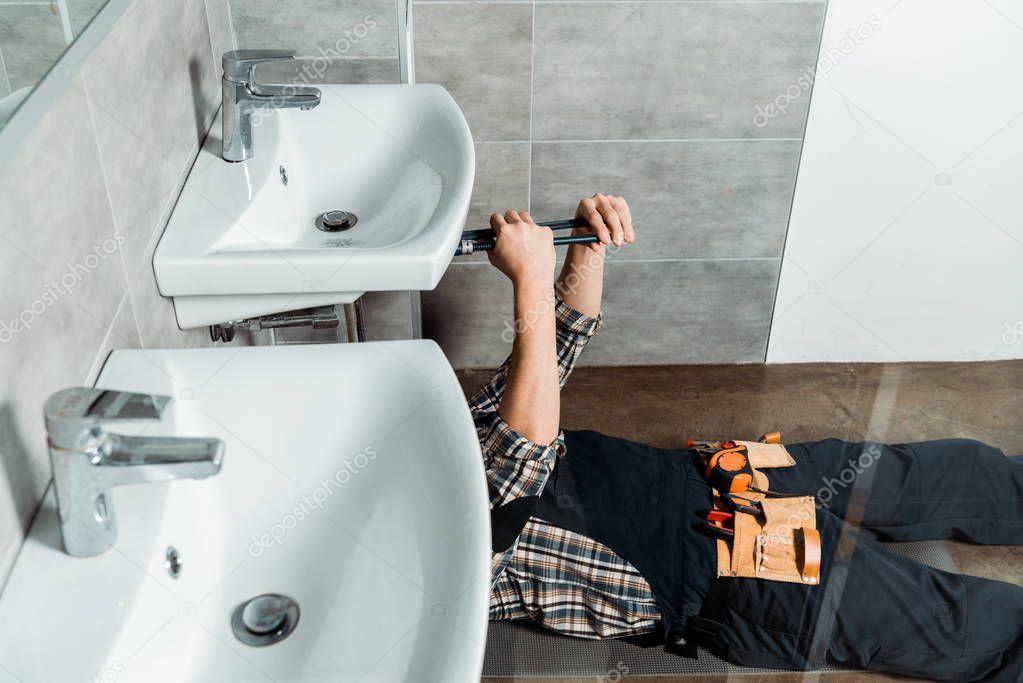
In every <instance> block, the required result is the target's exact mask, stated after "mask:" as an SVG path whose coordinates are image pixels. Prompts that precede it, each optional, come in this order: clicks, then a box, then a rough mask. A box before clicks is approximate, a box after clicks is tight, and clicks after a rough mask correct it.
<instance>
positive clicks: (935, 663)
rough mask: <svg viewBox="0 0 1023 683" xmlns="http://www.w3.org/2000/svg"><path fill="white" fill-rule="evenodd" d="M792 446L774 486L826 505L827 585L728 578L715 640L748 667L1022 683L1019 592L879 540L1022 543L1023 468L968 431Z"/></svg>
mask: <svg viewBox="0 0 1023 683" xmlns="http://www.w3.org/2000/svg"><path fill="white" fill-rule="evenodd" d="M788 448H789V451H790V452H791V453H792V456H793V457H794V458H795V459H796V463H797V464H796V466H795V467H791V468H786V469H777V470H767V473H768V477H769V479H770V485H771V489H772V490H775V491H780V492H786V493H793V494H801V495H813V496H815V497H816V498H817V500H818V510H817V525H818V529H819V531H820V533H821V541H822V546H823V547H822V551H823V552H822V555H823V562H822V567H821V584H820V585H817V586H805V585H800V584H794V583H780V582H774V581H764V580H758V579H742V578H723V579H718V583H717V584H716V586H715V588H714V589H713V590H712V593H713V594H716V596H717V599H716V600H714V601H713V602H714V603H716V604H715V606H714V607H713V608H711V609H712V611H713V613H712V614H708V615H707V616H708V617H710V618H711V619H713V620H714V621H716V622H718V623H719V624H720V625H721V628H720V630H719V632H718V633H717V635H716V636H714V637H713V638H711V639H710V640H709V642H708V645H709V646H710V647H711V648H712V649H714V650H715V651H716V652H717V653H718V654H719V655H720V656H721V657H723V658H725V659H727V660H729V661H732V662H734V663H737V664H743V665H748V666H765V667H774V668H783V669H797V670H798V669H810V668H817V667H819V666H821V665H823V664H825V663H831V664H835V665H838V666H845V667H852V668H859V669H866V670H870V671H877V672H888V673H897V674H902V675H907V676H917V677H921V678H931V679H937V680H955V681H991V682H998V683H1003V682H1004V683H1017V682H1019V681H1023V588H1021V587H1019V586H1015V585H1012V584H1008V583H1003V582H999V581H990V580H986V579H981V578H976V577H972V576H962V575H959V574H953V573H950V572H945V571H940V570H938V569H933V568H931V567H929V566H926V565H924V564H921V563H919V562H915V561H913V560H910V559H907V558H904V557H902V556H900V555H897V554H895V553H893V552H891V551H890V550H888V549H887V548H885V546H884V545H883V544H882V543H880V542H879V541H878V539H884V540H896V541H919V540H928V539H944V538H957V539H960V540H968V541H972V542H974V543H982V544H1002V545H1023V463H1021V462H1019V461H1014V460H1010V459H1008V458H1006V457H1005V456H1004V455H1003V453H1002V452H1001V451H999V450H998V449H995V448H992V447H990V446H987V445H985V444H983V443H979V442H977V441H970V440H965V439H947V440H941V441H928V442H923V443H913V444H895V445H882V444H876V443H870V442H868V443H848V442H844V441H838V440H833V439H830V440H826V441H821V442H817V443H806V444H795V445H790V446H788ZM1020 573H1021V575H1023V567H1021V568H1020Z"/></svg>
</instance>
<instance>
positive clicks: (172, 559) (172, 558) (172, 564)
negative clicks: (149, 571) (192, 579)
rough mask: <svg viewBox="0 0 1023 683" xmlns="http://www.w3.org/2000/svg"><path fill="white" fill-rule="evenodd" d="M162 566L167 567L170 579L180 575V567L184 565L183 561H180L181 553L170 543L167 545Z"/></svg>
mask: <svg viewBox="0 0 1023 683" xmlns="http://www.w3.org/2000/svg"><path fill="white" fill-rule="evenodd" d="M163 566H165V567H166V568H167V573H168V574H170V577H171V578H172V579H176V578H178V577H179V576H181V568H182V567H183V566H184V562H182V561H181V553H179V552H178V549H177V548H175V547H174V546H172V545H169V546H167V554H166V555H164V561H163Z"/></svg>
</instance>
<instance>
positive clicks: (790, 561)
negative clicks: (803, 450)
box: [688, 432, 821, 585]
mask: <svg viewBox="0 0 1023 683" xmlns="http://www.w3.org/2000/svg"><path fill="white" fill-rule="evenodd" d="M688 445H689V447H690V448H691V449H693V450H695V451H696V452H697V453H699V454H700V456H701V458H702V459H703V461H704V465H705V467H706V471H705V474H706V476H707V479H708V482H710V484H711V486H712V487H713V491H714V509H713V510H711V511H709V512H708V514H707V527H706V528H707V530H709V531H710V532H711V533H712V535H714V536H715V537H716V539H717V574H718V576H736V577H744V578H751V579H765V580H768V581H786V582H790V583H803V584H807V585H816V584H818V583H820V567H821V540H820V534H819V533H818V531H817V516H816V506H815V502H814V499H813V497H812V496H785V495H779V494H777V493H773V492H771V490H770V478H769V474H768V473H767V472H765V470H767V471H770V470H771V469H772V468H780V467H792V466H793V465H795V464H796V462H795V460H793V459H792V456H791V455H789V452H788V450H787V449H786V448H785V446H784V445H782V444H781V437H780V435H779V434H777V433H776V432H775V433H772V434H768V435H765V436H764V437H762V439H761V441H759V442H757V441H738V440H733V441H690V442H689V444H688Z"/></svg>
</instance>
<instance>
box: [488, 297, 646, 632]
mask: <svg viewBox="0 0 1023 683" xmlns="http://www.w3.org/2000/svg"><path fill="white" fill-rule="evenodd" d="M556 307H557V308H556V312H557V339H558V342H557V343H558V372H559V374H560V379H561V384H562V386H563V385H564V384H565V380H567V379H568V375H569V373H571V372H572V367H573V366H574V365H575V361H576V359H577V358H578V357H579V354H581V353H582V350H583V348H584V347H585V346H586V344H587V342H588V341H589V340H590V337H592V336H594V335H595V334H597V331H598V330H599V329H600V324H601V319H600V318H599V317H598V318H590V317H588V316H585V315H583V314H582V313H580V312H579V311H576V310H573V309H572V308H570V307H569V306H568V305H567V304H565V302H564V301H562V300H561V299H558V300H557V303H556ZM509 360H510V359H509ZM508 363H509V361H508V360H506V361H505V362H504V364H503V365H501V367H500V368H499V369H498V370H497V372H496V373H495V374H494V377H493V378H492V379H491V380H490V382H488V383H487V384H486V385H485V386H484V387H483V388H482V389H480V390H479V391H478V392H476V394H475V395H474V396H473V397H472V399H470V401H469V407H470V409H471V411H472V415H473V419H474V421H475V423H476V431H477V433H478V434H479V440H480V444H481V446H482V448H483V457H484V460H485V464H486V471H487V482H488V484H489V488H490V506H491V508H495V507H498V506H501V505H504V504H506V503H508V502H510V501H512V500H515V499H516V498H522V497H525V496H538V495H540V492H541V491H542V490H543V486H544V483H545V482H546V481H547V477H548V476H549V475H550V473H551V471H552V469H553V467H554V463H555V460H556V459H557V458H558V457H560V456H561V455H563V454H564V452H565V440H564V434H560V435H559V436H558V438H557V439H556V440H555V441H554V442H553V443H551V444H548V445H543V444H538V443H534V442H532V441H529V440H528V439H526V438H525V437H524V436H522V435H521V434H519V433H518V432H516V431H515V430H514V429H513V428H512V427H510V426H509V425H508V423H506V422H505V421H504V420H502V419H501V418H500V416H499V415H498V414H497V408H498V404H499V403H500V401H501V396H502V395H503V394H504V390H505V386H506V384H507V373H508ZM491 580H492V583H491V586H492V588H491V592H490V619H491V620H499V619H532V620H533V621H536V622H538V623H539V624H541V625H543V626H545V627H547V628H550V629H553V630H555V631H559V632H561V633H564V634H567V635H571V636H578V637H582V638H615V637H622V636H630V635H638V634H641V633H646V632H649V631H652V630H654V629H655V628H656V627H657V625H658V623H659V621H660V612H659V611H658V609H657V605H656V603H655V602H654V596H653V593H652V592H651V590H650V586H649V584H647V582H646V580H645V579H643V577H642V576H641V575H640V574H639V572H638V571H637V570H636V568H635V567H633V566H632V565H631V564H629V563H628V562H626V561H625V560H624V559H622V558H621V557H619V556H618V555H616V554H615V553H614V551H612V550H611V549H610V548H608V547H607V546H605V545H602V544H600V543H598V542H597V541H594V540H593V539H591V538H587V537H586V536H582V535H580V534H577V533H573V532H571V531H568V530H566V529H562V528H559V527H556V526H553V525H551V524H548V523H546V522H544V521H542V520H540V519H537V518H535V517H533V518H530V519H529V521H528V522H527V523H526V525H525V528H524V529H523V530H522V533H521V534H520V535H519V537H518V539H517V540H516V541H515V543H514V544H513V545H512V547H511V548H509V549H508V550H507V551H505V552H503V553H495V554H494V556H493V557H492V560H491Z"/></svg>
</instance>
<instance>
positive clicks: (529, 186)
mask: <svg viewBox="0 0 1023 683" xmlns="http://www.w3.org/2000/svg"><path fill="white" fill-rule="evenodd" d="M530 12H531V13H532V18H531V19H530V22H529V147H527V148H526V150H527V155H526V211H529V212H530V213H532V210H533V81H534V78H535V75H534V72H535V70H536V1H535V0H533V2H532V3H531V4H530Z"/></svg>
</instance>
